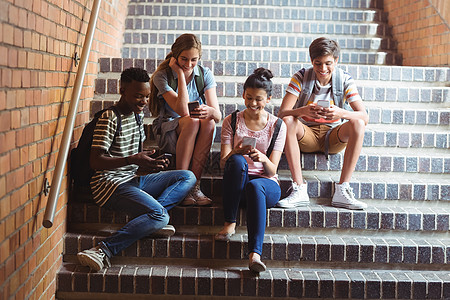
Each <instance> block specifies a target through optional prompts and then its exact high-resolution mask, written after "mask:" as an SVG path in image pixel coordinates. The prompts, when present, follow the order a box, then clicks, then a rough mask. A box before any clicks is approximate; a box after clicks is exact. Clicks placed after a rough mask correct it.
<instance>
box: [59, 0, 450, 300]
mask: <svg viewBox="0 0 450 300" xmlns="http://www.w3.org/2000/svg"><path fill="white" fill-rule="evenodd" d="M382 2H383V1H380V0H378V1H373V0H339V1H338V0H321V1H312V0H211V1H206V0H195V1H188V0H184V1H183V0H180V1H177V0H167V1H150V0H134V1H133V0H132V1H130V3H129V7H128V15H129V17H128V19H127V22H126V31H125V34H124V47H123V57H122V58H102V59H100V61H99V68H100V72H99V76H98V79H97V81H96V87H95V89H96V98H95V99H94V101H92V107H91V111H92V112H95V111H98V110H99V109H101V108H103V107H106V106H109V105H110V104H112V103H113V102H114V101H115V100H117V99H118V95H117V93H118V78H119V75H120V72H122V70H124V69H125V68H127V67H131V66H139V67H143V68H145V69H147V70H148V71H149V72H150V73H152V72H154V70H155V67H156V66H157V65H158V63H159V62H160V61H161V60H162V59H164V57H165V55H166V54H167V53H168V51H169V49H170V45H171V44H172V43H173V41H174V40H175V38H176V37H177V36H178V35H179V34H182V33H184V32H193V33H195V34H197V35H198V36H199V37H200V38H201V40H202V43H203V56H202V60H201V64H203V65H204V66H207V67H209V68H210V69H211V70H212V71H213V73H214V75H215V78H216V81H217V83H218V87H217V92H218V97H219V103H220V108H221V110H222V114H223V116H226V115H228V114H230V113H231V112H232V111H233V110H235V109H236V108H240V109H243V108H244V107H243V101H242V97H241V95H242V85H243V82H244V81H245V79H246V77H247V76H248V75H250V74H251V73H252V72H253V70H254V69H255V68H257V67H259V66H264V67H268V68H270V69H271V70H272V71H273V72H274V74H275V78H274V83H275V88H274V100H273V101H272V105H271V106H270V107H269V108H268V109H269V110H270V111H271V112H272V113H274V114H276V113H277V111H278V108H279V105H280V103H281V99H282V97H283V95H284V91H285V88H286V85H287V84H288V83H289V79H290V77H291V75H292V74H293V73H294V72H296V71H297V70H298V69H299V68H301V67H303V66H308V65H309V59H308V51H307V48H308V46H309V44H310V42H311V41H312V40H313V39H315V38H316V37H319V36H324V35H326V36H329V37H332V38H334V39H337V40H338V41H339V43H340V44H341V47H342V55H341V58H340V67H341V68H343V69H344V70H347V71H348V72H349V73H350V74H351V75H352V76H353V77H354V78H355V80H356V82H357V85H358V87H359V92H360V94H361V96H362V97H363V100H364V101H365V104H366V106H367V109H368V112H369V116H370V124H369V125H368V127H367V130H366V135H365V140H364V147H363V151H362V153H361V156H360V159H359V161H358V164H357V167H356V172H355V174H354V176H353V182H352V187H353V189H354V191H355V195H356V198H359V199H362V200H363V201H365V202H367V203H368V204H369V208H368V209H366V210H364V211H350V210H345V209H337V208H333V207H331V206H330V200H331V195H332V194H333V192H334V191H333V190H332V189H333V184H332V183H333V182H334V181H336V180H338V179H339V170H340V168H341V166H342V160H343V153H340V154H336V155H331V156H330V159H329V160H328V161H327V160H326V159H325V158H324V156H323V155H320V154H305V155H303V156H302V166H303V169H304V170H305V172H304V173H305V174H304V175H305V178H306V179H307V181H308V191H309V195H310V197H312V204H311V205H310V206H307V207H301V208H298V209H286V210H283V209H270V210H269V211H268V216H267V230H266V238H265V240H264V247H263V260H264V261H265V262H266V263H267V266H268V271H266V272H264V273H261V274H260V275H259V276H255V274H252V273H251V272H250V271H248V268H247V256H246V251H247V236H246V227H245V225H246V220H245V211H243V210H242V211H241V212H240V217H239V219H238V225H239V227H238V230H237V234H236V235H235V236H233V238H232V240H231V241H230V242H228V243H226V242H217V241H214V234H215V233H216V232H217V231H218V230H219V229H220V227H221V226H222V225H223V211H222V205H221V194H222V186H221V184H222V183H221V175H222V173H221V170H220V169H219V168H218V155H219V149H220V129H221V124H218V127H217V136H216V140H215V142H216V143H215V145H214V146H213V149H212V150H211V154H210V160H209V163H208V165H207V168H206V170H205V174H204V178H203V180H202V188H203V190H204V191H205V192H206V193H207V194H209V195H211V196H212V197H213V200H214V205H213V207H210V208H197V207H190V208H183V207H176V208H174V209H173V210H172V211H171V212H170V213H171V224H173V225H174V226H175V227H176V229H177V233H176V235H175V236H173V237H171V238H152V237H148V238H145V239H142V240H140V241H138V242H137V243H135V244H134V245H132V246H131V247H130V248H128V249H127V250H125V251H123V253H122V254H121V255H118V256H117V257H114V258H113V260H112V262H113V267H111V268H108V269H104V270H102V271H100V272H97V273H92V272H89V270H88V269H86V268H84V267H81V266H79V265H77V261H76V253H77V252H78V251H81V250H84V249H87V248H90V247H92V246H94V245H96V244H97V242H98V241H99V240H101V239H102V238H103V237H105V236H107V235H109V234H110V233H111V232H113V231H114V230H116V229H118V228H120V227H121V226H122V225H123V224H125V223H126V222H127V221H128V216H127V215H124V214H121V213H114V212H111V211H108V210H105V209H101V208H98V207H97V206H95V205H93V204H91V203H89V202H86V201H89V200H86V199H85V198H84V197H82V196H77V197H73V198H72V199H71V203H70V205H69V214H68V233H67V234H66V237H65V246H64V263H63V266H62V268H61V269H60V271H59V273H58V284H57V298H58V299H123V298H125V299H144V298H147V297H150V298H151V299H172V298H173V299H175V298H177V299H178V298H180V297H181V298H185V299H222V298H226V297H227V298H239V299H256V297H257V298H258V299H261V298H262V299H265V298H274V297H277V298H329V299H331V298H333V299H351V298H352V299H354V298H357V299H363V298H366V299H450V201H449V200H450V175H449V173H450V156H449V153H450V152H449V146H450V130H449V129H450V127H449V122H450V121H449V120H450V69H448V68H431V67H406V66H405V67H403V66H398V65H399V64H401V55H399V54H398V53H397V52H396V43H395V41H394V40H393V39H392V36H391V34H390V28H389V26H388V25H387V15H386V14H385V13H384V12H383V11H382ZM146 114H147V116H148V120H147V123H151V118H150V115H149V113H148V111H147V112H146ZM148 132H149V133H150V130H148ZM151 140H152V137H151V135H150V143H151ZM279 173H280V178H281V186H282V191H283V193H286V190H287V188H288V187H289V185H290V178H289V170H288V165H287V162H286V160H285V158H284V157H283V158H282V161H281V163H280V167H279ZM83 201H84V202H83Z"/></svg>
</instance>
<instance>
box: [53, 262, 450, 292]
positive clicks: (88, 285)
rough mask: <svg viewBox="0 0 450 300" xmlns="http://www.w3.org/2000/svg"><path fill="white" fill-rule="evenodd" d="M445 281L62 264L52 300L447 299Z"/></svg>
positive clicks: (310, 271)
mask: <svg viewBox="0 0 450 300" xmlns="http://www.w3.org/2000/svg"><path fill="white" fill-rule="evenodd" d="M449 282H450V275H449V272H448V271H418V270H405V269H404V270H382V269H374V270H358V269H334V268H330V267H323V268H318V267H316V268H301V269H296V268H295V269H288V268H276V269H269V270H268V271H266V272H264V273H261V274H260V275H259V276H256V275H255V274H253V273H251V272H250V271H248V269H247V268H223V269H217V268H211V267H208V266H204V267H195V266H172V265H169V266H167V265H157V264H155V265H152V266H145V265H115V266H113V267H111V268H108V269H103V270H101V271H100V272H97V273H91V272H89V270H88V269H87V268H85V267H81V266H79V265H76V264H73V263H63V265H62V267H61V269H60V270H59V272H58V279H57V294H56V297H57V298H58V299H92V298H95V299H105V298H101V297H108V299H123V298H124V297H126V299H143V298H142V297H143V296H146V297H149V296H150V297H152V296H153V297H161V299H180V298H184V297H186V298H189V299H193V298H194V297H208V299H216V298H217V299H223V297H233V298H235V299H238V298H239V299H256V297H258V299H269V298H275V297H276V298H280V297H284V298H287V297H295V298H308V299H311V298H319V297H320V298H326V299H330V298H334V299H355V298H358V299H380V298H381V299H411V298H412V299H446V298H448V297H450V285H449ZM171 296H172V297H173V298H171ZM163 297H164V298H163ZM175 297H176V298H175Z"/></svg>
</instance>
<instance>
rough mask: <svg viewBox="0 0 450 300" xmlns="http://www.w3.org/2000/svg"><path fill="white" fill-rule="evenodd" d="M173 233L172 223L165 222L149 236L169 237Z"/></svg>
mask: <svg viewBox="0 0 450 300" xmlns="http://www.w3.org/2000/svg"><path fill="white" fill-rule="evenodd" d="M174 234H175V227H173V225H170V224H167V225H166V226H164V227H163V228H161V229H160V230H158V231H156V232H153V233H152V234H151V235H150V236H151V237H171V236H172V235H174Z"/></svg>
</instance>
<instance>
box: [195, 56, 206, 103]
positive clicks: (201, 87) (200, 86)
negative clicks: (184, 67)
mask: <svg viewBox="0 0 450 300" xmlns="http://www.w3.org/2000/svg"><path fill="white" fill-rule="evenodd" d="M197 68H198V75H196V76H194V79H195V85H196V86H197V92H198V94H199V96H200V98H202V100H203V103H204V104H206V100H205V74H204V73H205V71H204V70H203V67H202V66H200V65H197Z"/></svg>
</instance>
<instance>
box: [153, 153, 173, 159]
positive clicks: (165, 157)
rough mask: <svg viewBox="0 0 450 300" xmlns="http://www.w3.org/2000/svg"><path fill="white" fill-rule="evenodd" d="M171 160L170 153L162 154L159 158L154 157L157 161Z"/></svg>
mask: <svg viewBox="0 0 450 300" xmlns="http://www.w3.org/2000/svg"><path fill="white" fill-rule="evenodd" d="M171 158H172V154H170V153H163V154H161V155H160V156H158V157H156V158H155V160H158V159H168V160H170V159H171Z"/></svg>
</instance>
